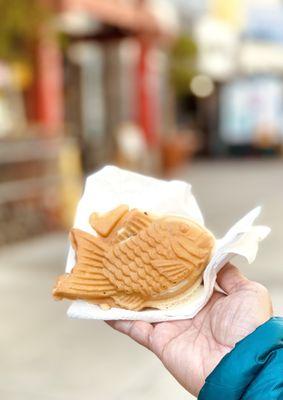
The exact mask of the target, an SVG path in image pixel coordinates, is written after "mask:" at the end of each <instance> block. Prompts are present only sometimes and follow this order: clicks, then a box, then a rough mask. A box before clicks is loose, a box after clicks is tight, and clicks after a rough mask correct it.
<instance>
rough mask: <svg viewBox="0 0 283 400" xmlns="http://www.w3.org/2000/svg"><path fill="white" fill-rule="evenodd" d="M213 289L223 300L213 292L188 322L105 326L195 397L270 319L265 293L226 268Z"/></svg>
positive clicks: (231, 268) (262, 289)
mask: <svg viewBox="0 0 283 400" xmlns="http://www.w3.org/2000/svg"><path fill="white" fill-rule="evenodd" d="M217 283H218V285H219V286H220V287H221V289H223V290H224V291H225V293H227V295H225V294H223V293H219V292H214V294H213V296H212V297H211V299H210V301H209V302H208V304H207V305H206V306H205V307H204V308H203V309H202V310H201V311H200V312H199V313H198V314H197V315H196V316H195V317H194V318H193V319H188V320H182V321H170V322H160V323H155V324H150V323H147V322H143V321H110V322H108V324H109V325H111V326H112V327H113V328H114V329H116V330H118V331H120V332H122V333H125V334H126V335H128V336H130V337H131V338H132V339H134V340H135V341H137V342H138V343H140V344H141V345H143V346H145V347H147V348H148V349H150V350H151V351H153V352H154V353H155V354H156V355H157V356H158V357H159V358H160V360H161V361H162V363H163V364H164V365H165V367H166V368H167V369H168V370H169V371H170V372H171V374H172V375H173V376H174V377H175V378H176V379H177V380H178V381H179V383H180V384H181V385H183V386H184V388H185V389H186V390H188V391H189V392H190V393H192V394H193V395H195V396H197V395H198V393H199V391H200V390H201V388H202V386H203V385H204V382H205V379H206V377H207V376H208V375H209V374H210V372H212V370H213V369H214V368H215V367H216V366H217V364H218V363H219V362H220V361H221V359H222V358H223V357H224V356H225V354H227V353H228V352H230V351H231V350H232V349H233V347H234V346H235V344H236V343H237V342H238V341H240V340H241V339H243V338H244V337H246V336H247V335H249V334H250V333H251V332H253V331H254V330H255V329H256V328H257V327H258V326H259V325H261V324H263V323H264V322H266V321H267V320H268V319H269V318H270V317H271V315H272V305H271V300H270V296H269V294H268V291H267V289H266V288H265V287H264V286H262V285H260V284H259V283H256V282H252V281H249V280H248V279H247V278H245V277H244V276H243V275H241V273H240V272H239V270H238V269H237V268H236V267H234V266H232V265H231V264H227V265H226V266H225V267H224V268H223V269H222V270H221V271H220V272H219V274H218V277H217Z"/></svg>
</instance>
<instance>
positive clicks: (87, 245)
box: [53, 229, 116, 301]
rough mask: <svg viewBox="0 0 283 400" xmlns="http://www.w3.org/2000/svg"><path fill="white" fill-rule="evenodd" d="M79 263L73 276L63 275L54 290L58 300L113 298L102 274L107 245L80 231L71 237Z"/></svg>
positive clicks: (76, 230)
mask: <svg viewBox="0 0 283 400" xmlns="http://www.w3.org/2000/svg"><path fill="white" fill-rule="evenodd" d="M70 240H71V243H72V245H73V247H74V249H75V251H76V257H77V262H76V265H75V267H74V268H73V270H72V272H71V273H69V274H65V275H61V276H60V277H59V279H58V281H57V284H56V285H55V288H54V290H53V296H54V297H55V298H56V299H63V298H66V299H72V300H74V299H81V300H90V301H91V300H95V299H103V298H107V297H109V296H111V295H113V294H114V293H115V292H116V290H115V287H114V285H113V284H112V283H111V282H110V281H109V279H108V278H107V277H105V276H104V273H103V269H104V267H103V259H104V257H105V251H107V248H108V246H107V244H105V243H104V241H103V240H102V239H101V238H98V237H95V236H92V235H90V234H89V233H86V232H83V231H81V230H78V229H73V230H72V231H71V233H70Z"/></svg>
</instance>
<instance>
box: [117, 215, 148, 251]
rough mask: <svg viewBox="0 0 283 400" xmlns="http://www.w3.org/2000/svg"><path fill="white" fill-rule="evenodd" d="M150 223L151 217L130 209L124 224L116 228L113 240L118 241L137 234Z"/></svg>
mask: <svg viewBox="0 0 283 400" xmlns="http://www.w3.org/2000/svg"><path fill="white" fill-rule="evenodd" d="M151 223H152V219H151V218H150V216H149V215H148V214H146V213H143V212H141V211H138V210H132V211H130V212H129V215H128V216H127V217H126V220H125V222H124V225H123V226H122V227H121V228H120V229H119V230H118V232H117V236H116V237H115V238H114V240H113V242H114V243H118V242H122V241H124V240H127V239H129V238H130V237H131V236H134V235H137V234H138V233H139V232H140V231H141V230H143V229H146V228H147V227H148V226H149V225H150V224H151Z"/></svg>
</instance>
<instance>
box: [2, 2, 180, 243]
mask: <svg viewBox="0 0 283 400" xmlns="http://www.w3.org/2000/svg"><path fill="white" fill-rule="evenodd" d="M165 3H166V2H163V1H162V0H159V1H139V0H137V1H135V0H131V1H130V0H129V1H125V0H112V1H110V0H109V1H107V2H105V1H103V0H96V1H95V0H62V1H54V0H48V1H47V0H45V1H43V2H42V3H38V2H37V1H35V0H32V1H31V2H30V1H28V0H16V1H15V4H13V5H11V6H9V5H8V4H7V5H5V7H3V8H2V9H1V13H2V12H3V15H5V16H6V18H7V21H8V22H7V27H6V26H3V29H2V31H1V29H0V60H2V61H1V64H0V141H1V148H0V150H1V154H0V167H1V174H0V226H1V232H2V233H1V236H0V245H1V244H3V243H7V242H10V241H13V240H15V239H23V238H25V237H27V236H29V235H31V234H38V233H41V232H46V231H49V230H54V229H57V228H62V227H66V226H67V227H68V226H69V225H70V224H71V221H72V216H73V212H74V207H75V204H76V202H77V200H78V198H79V195H80V193H81V190H82V187H81V183H82V179H81V178H82V175H83V174H85V173H88V172H89V171H91V170H93V169H94V168H97V167H99V166H101V165H102V164H104V163H109V162H112V163H118V164H120V165H122V166H125V167H128V168H131V169H138V170H140V171H144V172H145V171H147V172H153V171H159V169H160V166H161V164H160V160H161V157H160V149H161V138H162V135H163V134H165V133H166V131H168V130H169V129H170V128H169V122H170V123H171V121H172V119H173V118H172V115H171V116H170V113H169V112H168V110H169V107H168V103H167V101H166V99H167V96H166V93H167V92H168V90H169V89H168V78H167V73H168V56H167V49H168V45H170V44H171V43H172V40H173V39H174V37H175V35H176V32H177V29H178V21H177V18H176V13H175V12H174V7H170V5H168V4H167V6H166V4H165ZM39 4H40V5H39ZM166 7H167V8H166ZM161 10H162V12H161ZM27 12H29V13H30V16H31V19H30V21H27V20H26V15H27ZM21 18H22V19H21ZM9 46H10V47H9ZM20 48H23V49H24V52H23V54H22V52H21V51H20V50H19V49H20ZM164 115H165V116H167V117H166V118H164V117H163V116H164ZM168 121H169V122H168Z"/></svg>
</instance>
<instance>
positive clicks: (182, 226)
mask: <svg viewBox="0 0 283 400" xmlns="http://www.w3.org/2000/svg"><path fill="white" fill-rule="evenodd" d="M188 230H189V227H188V226H187V225H181V227H180V231H181V232H182V233H187V232H188Z"/></svg>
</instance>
